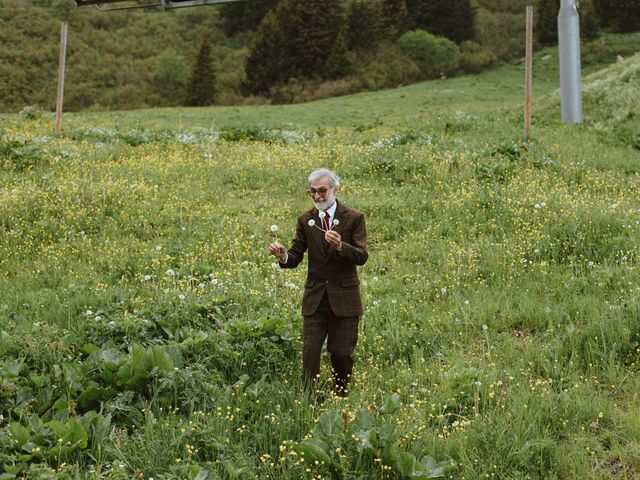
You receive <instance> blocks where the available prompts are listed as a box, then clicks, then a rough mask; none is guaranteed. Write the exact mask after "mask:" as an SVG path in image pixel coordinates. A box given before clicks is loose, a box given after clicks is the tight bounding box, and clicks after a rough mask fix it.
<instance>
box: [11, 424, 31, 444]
mask: <svg viewBox="0 0 640 480" xmlns="http://www.w3.org/2000/svg"><path fill="white" fill-rule="evenodd" d="M9 431H10V432H11V435H13V438H15V439H16V441H17V442H18V447H22V446H23V445H24V444H25V443H27V442H28V441H29V430H27V429H26V428H25V427H23V426H22V425H20V424H19V423H18V422H11V424H10V425H9Z"/></svg>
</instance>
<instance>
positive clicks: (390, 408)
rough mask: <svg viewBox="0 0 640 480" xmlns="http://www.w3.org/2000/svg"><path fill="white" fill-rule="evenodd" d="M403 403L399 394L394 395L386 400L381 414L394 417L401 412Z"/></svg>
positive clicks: (381, 408)
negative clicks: (393, 415)
mask: <svg viewBox="0 0 640 480" xmlns="http://www.w3.org/2000/svg"><path fill="white" fill-rule="evenodd" d="M401 406H402V401H401V400H400V397H399V396H398V394H397V393H392V394H391V395H387V396H386V397H385V398H384V401H383V403H382V406H381V407H380V413H382V414H389V415H392V414H394V413H396V412H397V411H398V410H400V407H401Z"/></svg>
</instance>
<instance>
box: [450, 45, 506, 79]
mask: <svg viewBox="0 0 640 480" xmlns="http://www.w3.org/2000/svg"><path fill="white" fill-rule="evenodd" d="M496 61H497V58H496V56H495V54H494V53H493V52H492V51H490V50H487V49H486V48H484V47H482V45H480V44H479V43H476V42H474V41H472V40H467V41H464V42H462V43H461V44H460V58H459V65H460V68H461V69H462V71H463V72H465V73H479V72H481V71H482V70H484V69H485V68H487V67H490V66H492V65H495V63H496Z"/></svg>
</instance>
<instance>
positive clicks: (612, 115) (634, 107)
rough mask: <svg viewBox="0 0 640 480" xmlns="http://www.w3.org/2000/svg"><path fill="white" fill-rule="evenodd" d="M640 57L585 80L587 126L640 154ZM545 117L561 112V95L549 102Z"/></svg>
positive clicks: (627, 60)
mask: <svg viewBox="0 0 640 480" xmlns="http://www.w3.org/2000/svg"><path fill="white" fill-rule="evenodd" d="M638 99H640V53H637V54H635V55H633V56H631V57H629V58H623V57H619V59H618V62H617V63H616V64H614V65H612V66H611V67H609V68H605V69H602V70H600V71H597V72H594V73H592V74H591V75H588V76H587V77H586V78H585V79H584V86H583V104H584V105H583V109H584V119H585V122H587V123H589V124H591V125H592V126H593V127H594V128H595V130H596V131H598V132H600V133H601V134H602V135H603V136H604V137H609V138H611V139H612V140H614V141H619V142H622V143H626V144H629V145H632V146H633V147H634V148H636V149H638V150H640V101H639V100H638ZM543 104H544V105H545V106H544V107H543V109H542V110H541V113H542V114H546V115H547V116H550V115H552V114H553V113H552V112H554V111H557V109H558V108H559V102H558V100H557V95H556V96H554V97H553V98H549V99H547V100H545V102H544V103H543Z"/></svg>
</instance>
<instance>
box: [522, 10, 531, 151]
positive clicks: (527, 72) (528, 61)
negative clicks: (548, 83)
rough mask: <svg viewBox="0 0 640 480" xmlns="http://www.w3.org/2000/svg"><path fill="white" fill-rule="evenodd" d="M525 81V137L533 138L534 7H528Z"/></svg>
mask: <svg viewBox="0 0 640 480" xmlns="http://www.w3.org/2000/svg"><path fill="white" fill-rule="evenodd" d="M524 75H525V80H524V136H525V138H527V139H529V137H531V95H532V93H533V79H532V76H533V7H532V6H530V5H529V6H527V46H526V54H525V74H524Z"/></svg>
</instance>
